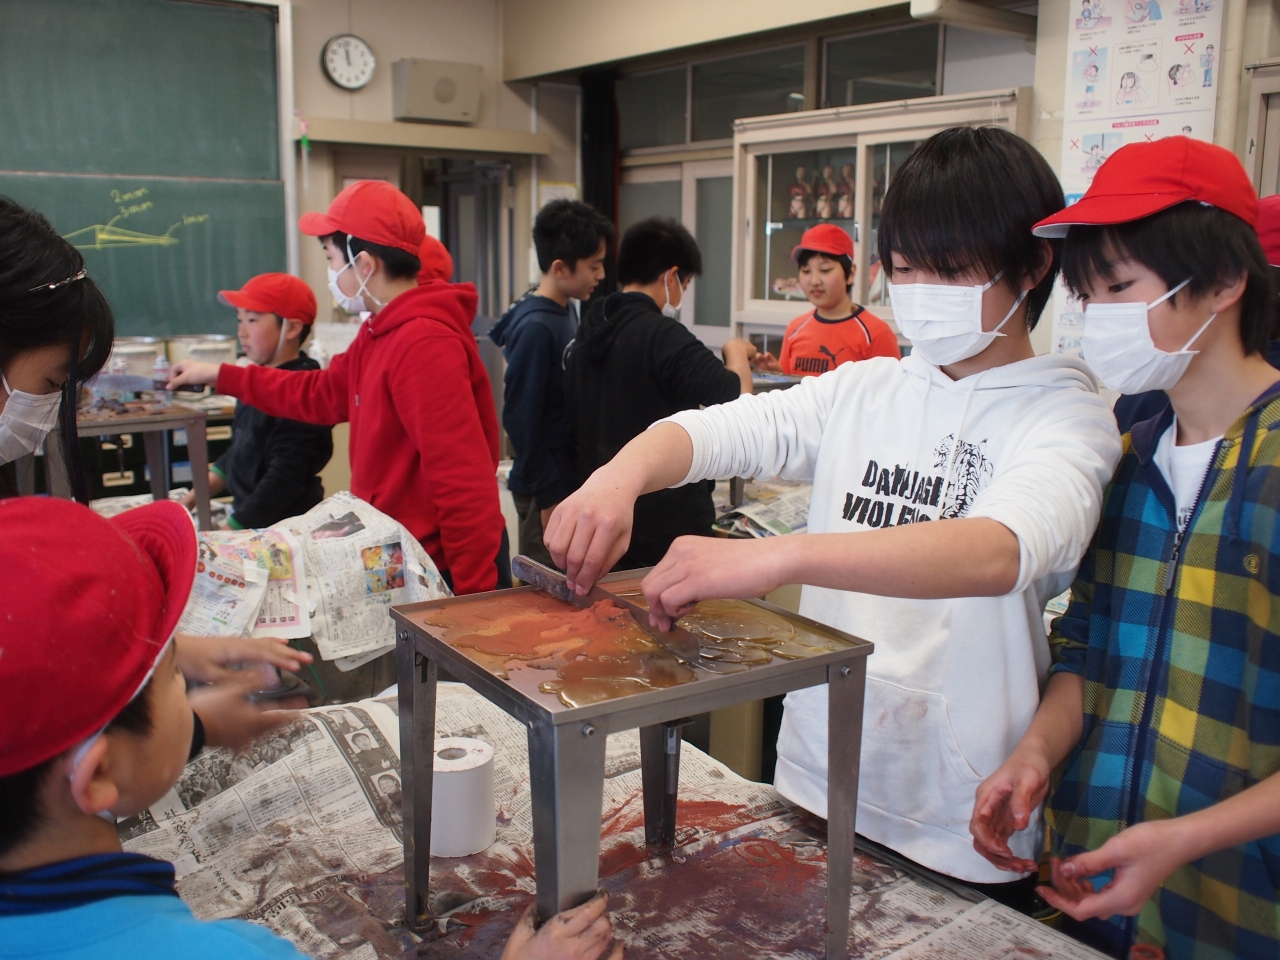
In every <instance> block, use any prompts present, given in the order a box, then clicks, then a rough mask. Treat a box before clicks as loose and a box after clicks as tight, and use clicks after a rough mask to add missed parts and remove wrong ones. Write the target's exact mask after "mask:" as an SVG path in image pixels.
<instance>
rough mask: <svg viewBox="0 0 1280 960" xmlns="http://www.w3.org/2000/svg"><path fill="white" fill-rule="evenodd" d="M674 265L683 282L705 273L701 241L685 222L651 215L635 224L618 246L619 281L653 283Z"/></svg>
mask: <svg viewBox="0 0 1280 960" xmlns="http://www.w3.org/2000/svg"><path fill="white" fill-rule="evenodd" d="M672 267H675V268H676V274H677V276H679V277H680V282H681V283H684V282H685V281H686V280H688V279H689V278H690V277H696V276H698V275H699V274H701V273H702V253H701V251H699V250H698V241H696V240H694V239H693V234H691V233H690V232H689V231H688V230H686V229H685V228H684V226H683V225H681V224H680V223H678V222H677V221H675V220H672V219H670V218H668V219H665V220H664V219H663V218H662V217H650V218H649V219H648V220H641V221H640V222H639V223H636V224H633V225H632V226H631V227H630V228H629V229H628V230H627V232H626V233H625V234H624V235H623V237H622V245H621V246H620V247H619V248H618V282H619V283H620V284H623V285H624V286H626V285H630V284H648V283H653V281H655V280H657V279H658V278H659V277H660V276H662V275H663V274H664V273H665V272H666V271H668V270H670V269H671V268H672Z"/></svg>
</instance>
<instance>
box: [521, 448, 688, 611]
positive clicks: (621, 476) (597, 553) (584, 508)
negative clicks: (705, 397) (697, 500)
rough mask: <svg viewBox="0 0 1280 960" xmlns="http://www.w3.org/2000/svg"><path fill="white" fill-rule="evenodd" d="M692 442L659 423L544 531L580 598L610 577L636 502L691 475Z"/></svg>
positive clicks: (626, 542) (622, 549)
mask: <svg viewBox="0 0 1280 960" xmlns="http://www.w3.org/2000/svg"><path fill="white" fill-rule="evenodd" d="M692 464H693V441H692V440H690V439H689V434H688V433H687V432H686V431H685V429H684V428H683V427H678V426H676V425H675V424H674V423H660V424H658V425H657V426H654V427H651V428H650V429H648V430H646V431H645V432H644V433H642V434H640V435H639V436H638V437H635V438H634V439H632V440H631V442H630V443H628V444H627V445H626V446H625V447H623V448H622V449H621V450H620V451H618V455H617V456H616V457H614V458H613V459H612V460H610V461H609V462H608V463H606V464H605V465H604V466H603V467H601V468H600V469H599V470H597V471H596V472H595V473H593V474H592V475H591V476H590V477H588V478H587V482H586V483H584V484H583V485H582V486H581V487H579V488H578V489H577V490H576V491H575V492H574V493H572V494H571V495H570V496H568V497H567V498H565V499H564V500H563V501H562V502H561V503H560V505H559V506H557V507H556V509H555V512H554V513H552V514H551V520H550V522H549V523H547V525H546V529H545V531H544V533H543V542H544V543H546V545H547V549H548V550H549V551H550V552H551V557H552V559H553V560H555V562H556V566H558V567H560V569H562V570H564V571H565V575H566V577H568V580H569V585H570V586H572V587H575V588H576V589H577V591H578V593H580V594H584V593H586V592H587V591H588V590H590V589H591V586H592V585H593V584H594V583H595V582H596V581H597V580H599V579H600V577H601V576H602V575H603V574H605V573H608V571H609V570H610V569H611V568H612V567H613V565H614V564H615V563H617V562H618V558H619V557H621V556H622V555H623V554H624V553H626V552H627V547H628V546H630V544H631V520H632V512H633V511H634V509H635V503H636V500H637V499H638V498H639V497H641V496H642V495H643V494H646V493H653V492H654V491H656V490H664V489H666V488H667V487H671V486H675V485H676V484H678V483H679V482H680V481H681V480H683V479H684V478H685V477H686V476H688V474H689V467H690V466H691V465H692Z"/></svg>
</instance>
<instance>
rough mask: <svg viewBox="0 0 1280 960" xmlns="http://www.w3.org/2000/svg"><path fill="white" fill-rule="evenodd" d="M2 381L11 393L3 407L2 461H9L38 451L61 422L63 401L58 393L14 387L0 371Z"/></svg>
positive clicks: (0, 426)
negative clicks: (50, 432) (30, 391)
mask: <svg viewBox="0 0 1280 960" xmlns="http://www.w3.org/2000/svg"><path fill="white" fill-rule="evenodd" d="M0 383H3V384H4V392H5V393H7V394H8V395H9V399H8V400H7V401H5V405H4V407H3V408H2V409H0V463H9V462H11V461H13V460H17V459H18V458H19V457H21V456H25V455H26V454H28V453H35V452H36V451H37V450H38V449H40V444H42V443H44V438H45V437H46V436H48V434H49V431H50V430H52V429H53V425H54V424H55V423H57V422H58V407H59V405H60V404H61V403H62V393H61V391H59V392H57V393H27V392H25V391H23V390H14V389H12V388H11V387H10V386H9V381H8V380H7V379H5V377H4V375H3V374H0Z"/></svg>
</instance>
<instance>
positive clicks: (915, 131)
mask: <svg viewBox="0 0 1280 960" xmlns="http://www.w3.org/2000/svg"><path fill="white" fill-rule="evenodd" d="M1030 105H1031V94H1030V90H1029V89H1028V88H1021V89H1008V90H998V91H991V92H987V93H974V94H957V95H953V96H942V97H923V98H920V99H916V100H902V101H896V102H893V103H876V104H864V105H860V106H850V107H832V108H829V109H826V110H813V111H808V112H806V113H790V114H781V115H777V116H771V117H754V118H751V119H747V120H738V121H736V122H735V124H734V137H733V149H734V231H733V238H734V241H733V250H732V257H733V265H732V289H733V312H732V317H733V322H734V332H735V333H736V334H737V335H739V336H753V335H755V336H757V337H759V336H761V335H764V336H767V337H769V338H770V343H771V345H772V343H773V342H774V341H773V340H772V338H773V337H775V336H777V335H778V334H780V333H781V330H782V328H784V327H785V326H786V324H787V323H788V322H789V321H790V320H791V319H792V318H794V317H796V316H797V315H799V314H800V313H802V312H804V310H805V304H806V300H805V296H804V293H803V292H802V291H801V289H800V283H799V269H798V268H797V266H796V264H795V263H794V262H793V261H792V260H791V251H792V249H793V248H794V247H795V246H796V245H797V244H798V243H799V242H800V237H801V236H802V235H803V233H804V231H805V230H807V229H809V228H810V227H812V226H814V225H815V224H818V223H833V224H835V225H837V226H839V227H842V228H843V229H845V230H847V231H848V232H849V234H850V235H851V236H852V237H853V239H854V264H855V267H856V273H855V275H854V284H853V299H854V301H855V302H857V303H861V304H864V305H866V306H868V307H870V308H872V310H873V311H874V312H875V313H876V314H877V315H878V316H880V317H882V318H883V319H885V320H888V321H892V319H893V311H892V309H891V308H890V306H889V297H888V292H887V290H886V289H885V283H886V278H885V276H884V272H883V271H882V270H881V264H880V261H879V257H878V256H877V255H876V235H877V230H878V228H879V225H880V207H881V204H882V202H883V200H884V195H885V191H886V190H887V189H888V187H889V184H890V183H891V182H892V180H893V177H894V176H895V175H896V173H897V171H898V169H899V168H900V167H901V166H902V163H903V161H905V160H906V158H907V156H908V155H909V154H910V153H911V151H912V150H914V149H915V147H916V146H917V145H918V144H919V143H920V142H922V141H923V140H925V139H926V138H927V137H929V136H931V135H933V134H934V133H937V132H938V131H939V130H943V129H945V128H947V127H952V126H957V125H971V126H980V125H982V126H985V125H991V124H994V125H997V126H1001V127H1004V128H1006V129H1008V130H1012V131H1013V132H1014V133H1017V134H1020V135H1022V136H1026V134H1027V132H1028V130H1029V127H1030Z"/></svg>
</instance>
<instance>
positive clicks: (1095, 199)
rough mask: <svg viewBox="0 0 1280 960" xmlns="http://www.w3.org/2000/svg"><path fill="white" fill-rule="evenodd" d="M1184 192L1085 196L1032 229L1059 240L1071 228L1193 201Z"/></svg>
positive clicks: (1103, 223) (1145, 214) (1123, 219)
mask: <svg viewBox="0 0 1280 960" xmlns="http://www.w3.org/2000/svg"><path fill="white" fill-rule="evenodd" d="M1193 199H1195V198H1194V197H1191V196H1189V195H1187V194H1184V193H1140V194H1125V195H1123V196H1101V195H1099V196H1092V197H1091V196H1085V197H1082V198H1081V199H1080V200H1077V201H1076V202H1075V203H1073V204H1072V205H1071V206H1069V207H1066V208H1064V209H1062V210H1059V211H1058V212H1057V213H1055V214H1054V215H1053V216H1051V217H1045V218H1044V219H1043V220H1041V221H1040V222H1039V223H1037V224H1036V225H1035V226H1034V227H1032V228H1031V232H1032V233H1033V234H1035V235H1036V236H1037V237H1045V238H1046V239H1051V240H1052V239H1057V238H1061V237H1065V236H1066V235H1067V231H1068V230H1069V229H1070V228H1071V227H1106V226H1111V225H1112V224H1115V223H1129V222H1130V221H1133V220H1141V219H1142V218H1143V217H1149V216H1151V215H1152V214H1156V213H1159V212H1160V211H1161V210H1168V209H1169V208H1170V207H1172V206H1174V205H1175V204H1179V203H1182V202H1183V201H1184V200H1193Z"/></svg>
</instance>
